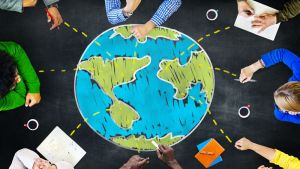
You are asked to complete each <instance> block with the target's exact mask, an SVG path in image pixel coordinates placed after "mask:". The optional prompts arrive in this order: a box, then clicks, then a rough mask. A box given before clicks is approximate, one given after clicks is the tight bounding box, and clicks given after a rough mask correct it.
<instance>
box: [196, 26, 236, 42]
mask: <svg viewBox="0 0 300 169" xmlns="http://www.w3.org/2000/svg"><path fill="white" fill-rule="evenodd" d="M230 28H231V27H230V26H226V27H225V28H224V29H217V30H215V31H213V34H214V35H216V34H218V33H220V32H222V30H223V31H226V30H229V29H230ZM211 36H212V33H208V34H205V36H203V37H200V38H199V39H198V40H197V42H198V43H199V42H201V41H202V40H204V38H205V37H206V38H208V37H211Z"/></svg>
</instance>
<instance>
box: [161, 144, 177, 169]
mask: <svg viewBox="0 0 300 169" xmlns="http://www.w3.org/2000/svg"><path fill="white" fill-rule="evenodd" d="M158 147H159V149H157V150H156V153H157V157H158V159H160V160H161V161H163V162H164V163H165V164H167V165H168V166H169V167H170V168H171V169H182V167H181V166H180V164H179V163H178V161H177V160H176V159H175V154H174V150H173V148H171V147H169V146H165V145H158Z"/></svg>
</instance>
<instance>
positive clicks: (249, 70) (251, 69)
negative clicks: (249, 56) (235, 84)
mask: <svg viewBox="0 0 300 169" xmlns="http://www.w3.org/2000/svg"><path fill="white" fill-rule="evenodd" d="M262 68H264V64H263V63H262V61H261V60H258V61H256V62H255V63H253V64H251V65H249V66H247V67H245V68H243V69H241V73H240V78H239V79H240V82H241V83H246V82H248V81H250V80H251V79H252V77H253V74H254V73H255V72H257V71H258V70H259V69H262Z"/></svg>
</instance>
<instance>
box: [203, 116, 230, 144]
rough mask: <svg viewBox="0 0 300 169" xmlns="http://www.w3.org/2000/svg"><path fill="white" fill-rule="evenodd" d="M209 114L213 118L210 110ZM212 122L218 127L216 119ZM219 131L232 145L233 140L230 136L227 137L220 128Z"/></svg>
mask: <svg viewBox="0 0 300 169" xmlns="http://www.w3.org/2000/svg"><path fill="white" fill-rule="evenodd" d="M208 114H209V115H210V116H212V113H211V111H210V110H208ZM212 121H213V123H214V125H215V126H218V122H217V120H216V119H214V118H213V120H212ZM219 130H220V133H221V134H222V135H224V136H225V138H226V140H227V141H228V142H229V143H232V140H231V139H230V137H229V136H228V135H225V132H224V130H223V129H222V128H220V129H219Z"/></svg>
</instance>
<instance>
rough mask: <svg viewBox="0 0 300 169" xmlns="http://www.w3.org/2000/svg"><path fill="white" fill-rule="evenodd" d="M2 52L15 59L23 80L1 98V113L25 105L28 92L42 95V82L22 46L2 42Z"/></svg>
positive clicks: (0, 44) (0, 47) (0, 45)
mask: <svg viewBox="0 0 300 169" xmlns="http://www.w3.org/2000/svg"><path fill="white" fill-rule="evenodd" d="M0 50H1V51H5V52H6V53H7V54H9V55H10V56H11V57H12V58H13V60H14V61H15V63H16V65H17V69H18V72H19V75H20V76H21V79H22V80H21V82H19V83H17V85H16V87H15V88H14V89H13V90H11V91H10V92H9V93H8V94H7V95H5V96H4V97H2V98H0V111H4V110H11V109H14V108H17V107H19V106H22V105H24V104H25V97H26V94H27V90H28V93H40V81H39V78H38V76H37V74H36V72H35V70H34V68H33V67H32V65H31V63H30V60H29V59H28V57H27V55H26V53H25V51H24V49H23V48H22V47H21V46H20V45H18V44H17V43H15V42H1V41H0ZM0 60H1V58H0Z"/></svg>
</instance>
